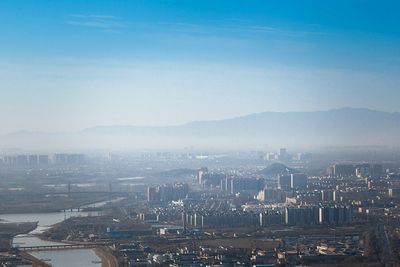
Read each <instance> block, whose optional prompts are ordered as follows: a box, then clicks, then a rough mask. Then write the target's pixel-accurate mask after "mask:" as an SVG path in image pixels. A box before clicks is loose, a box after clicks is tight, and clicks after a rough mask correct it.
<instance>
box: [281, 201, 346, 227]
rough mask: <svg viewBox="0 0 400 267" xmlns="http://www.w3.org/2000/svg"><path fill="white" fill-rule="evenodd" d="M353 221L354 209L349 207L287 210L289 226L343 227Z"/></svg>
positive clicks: (305, 207)
mask: <svg viewBox="0 0 400 267" xmlns="http://www.w3.org/2000/svg"><path fill="white" fill-rule="evenodd" d="M352 220H353V214H352V208H351V207H349V206H337V205H328V206H321V207H319V206H297V207H288V208H286V209H285V223H286V224H287V225H317V224H328V225H341V224H347V223H351V222H352Z"/></svg>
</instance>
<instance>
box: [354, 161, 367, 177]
mask: <svg viewBox="0 0 400 267" xmlns="http://www.w3.org/2000/svg"><path fill="white" fill-rule="evenodd" d="M355 168H356V176H357V177H359V178H365V177H370V176H371V165H369V164H367V163H364V164H358V165H356V167H355Z"/></svg>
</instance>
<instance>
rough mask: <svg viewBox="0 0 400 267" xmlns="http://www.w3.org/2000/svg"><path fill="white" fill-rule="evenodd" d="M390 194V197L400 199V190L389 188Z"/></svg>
mask: <svg viewBox="0 0 400 267" xmlns="http://www.w3.org/2000/svg"><path fill="white" fill-rule="evenodd" d="M388 193H389V197H394V198H398V197H400V188H389V189H388Z"/></svg>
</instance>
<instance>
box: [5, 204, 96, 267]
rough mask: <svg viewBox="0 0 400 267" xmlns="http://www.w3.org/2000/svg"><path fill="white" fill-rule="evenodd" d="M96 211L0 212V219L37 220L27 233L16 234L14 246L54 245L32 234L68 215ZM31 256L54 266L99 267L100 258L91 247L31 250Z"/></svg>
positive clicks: (86, 214) (14, 220)
mask: <svg viewBox="0 0 400 267" xmlns="http://www.w3.org/2000/svg"><path fill="white" fill-rule="evenodd" d="M96 215H98V213H97V212H78V211H66V212H52V213H27V214H1V215H0V219H1V220H4V221H7V222H39V223H38V227H37V228H36V229H35V230H33V231H32V232H30V233H29V234H28V235H19V236H16V237H15V238H14V240H13V245H14V246H21V247H22V246H41V245H56V244H59V243H56V242H49V241H44V240H41V239H39V238H38V237H36V236H34V234H38V233H40V232H42V231H44V230H46V229H48V228H49V227H50V226H51V225H54V224H56V223H59V222H62V221H63V220H65V219H68V218H70V217H79V216H96ZM31 254H32V255H33V256H35V257H37V258H39V259H44V260H46V262H47V263H49V264H51V265H52V266H55V267H83V266H85V267H99V266H101V263H100V258H99V257H98V256H97V255H96V254H95V253H94V251H93V250H92V249H71V250H55V251H40V252H32V253H31Z"/></svg>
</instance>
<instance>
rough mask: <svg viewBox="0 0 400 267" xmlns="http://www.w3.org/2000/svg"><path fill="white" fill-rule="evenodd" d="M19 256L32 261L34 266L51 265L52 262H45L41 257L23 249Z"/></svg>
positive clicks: (46, 266)
mask: <svg viewBox="0 0 400 267" xmlns="http://www.w3.org/2000/svg"><path fill="white" fill-rule="evenodd" d="M19 256H20V257H21V258H23V259H25V260H28V261H30V262H32V266H33V267H51V265H50V264H48V263H45V262H44V261H41V260H40V259H38V258H36V257H34V256H32V255H31V254H29V253H26V252H23V251H21V252H19Z"/></svg>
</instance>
